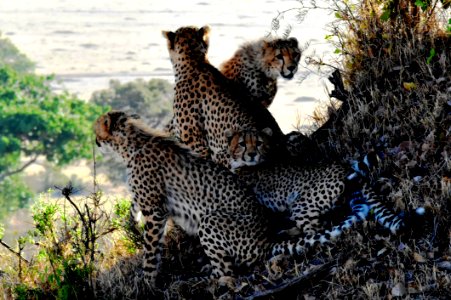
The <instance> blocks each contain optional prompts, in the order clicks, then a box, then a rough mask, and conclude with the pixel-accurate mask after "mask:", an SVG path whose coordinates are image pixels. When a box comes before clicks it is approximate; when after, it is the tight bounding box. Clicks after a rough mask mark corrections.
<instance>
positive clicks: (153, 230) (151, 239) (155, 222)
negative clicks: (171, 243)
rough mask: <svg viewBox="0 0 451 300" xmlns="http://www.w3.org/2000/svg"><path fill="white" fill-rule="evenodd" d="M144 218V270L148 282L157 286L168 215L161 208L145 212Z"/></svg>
mask: <svg viewBox="0 0 451 300" xmlns="http://www.w3.org/2000/svg"><path fill="white" fill-rule="evenodd" d="M142 213H143V216H144V221H145V225H144V259H143V269H144V275H145V277H146V280H147V282H148V283H149V284H150V285H152V286H155V280H156V277H157V273H158V269H159V266H160V263H161V251H162V242H163V241H162V240H163V233H164V227H165V225H166V221H167V215H166V213H165V211H164V210H163V209H161V208H153V209H150V210H143V212H142Z"/></svg>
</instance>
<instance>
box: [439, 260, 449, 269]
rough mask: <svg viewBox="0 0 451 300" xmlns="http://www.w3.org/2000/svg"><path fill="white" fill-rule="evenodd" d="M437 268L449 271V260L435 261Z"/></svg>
mask: <svg viewBox="0 0 451 300" xmlns="http://www.w3.org/2000/svg"><path fill="white" fill-rule="evenodd" d="M437 268H439V269H440V270H447V271H451V261H441V262H439V263H437Z"/></svg>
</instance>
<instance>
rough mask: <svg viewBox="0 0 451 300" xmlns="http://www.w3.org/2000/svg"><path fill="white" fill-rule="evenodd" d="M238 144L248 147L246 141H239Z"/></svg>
mask: <svg viewBox="0 0 451 300" xmlns="http://www.w3.org/2000/svg"><path fill="white" fill-rule="evenodd" d="M238 145H240V146H241V147H246V142H244V141H243V142H239V143H238Z"/></svg>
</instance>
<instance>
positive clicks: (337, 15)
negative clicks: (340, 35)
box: [335, 11, 343, 19]
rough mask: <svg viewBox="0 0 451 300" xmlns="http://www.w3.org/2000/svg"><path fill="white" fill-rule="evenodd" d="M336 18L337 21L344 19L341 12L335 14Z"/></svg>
mask: <svg viewBox="0 0 451 300" xmlns="http://www.w3.org/2000/svg"><path fill="white" fill-rule="evenodd" d="M335 18H337V19H342V18H343V17H342V16H341V14H340V12H338V11H337V12H335Z"/></svg>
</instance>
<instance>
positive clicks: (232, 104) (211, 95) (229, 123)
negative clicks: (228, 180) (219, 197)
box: [163, 26, 283, 167]
mask: <svg viewBox="0 0 451 300" xmlns="http://www.w3.org/2000/svg"><path fill="white" fill-rule="evenodd" d="M209 31H210V29H209V27H207V26H204V27H202V28H200V29H198V28H196V27H182V28H179V29H177V30H176V31H175V32H170V31H164V32H163V36H164V37H165V38H166V39H167V46H168V51H169V56H170V59H171V62H172V64H173V69H174V73H175V97H174V106H173V108H174V117H173V119H172V121H171V123H170V124H169V127H168V128H169V129H170V130H171V133H172V134H173V135H174V136H175V137H177V138H178V139H179V140H180V142H182V143H183V144H186V145H187V146H188V147H189V148H190V149H191V150H193V151H194V152H196V153H198V154H199V155H201V156H202V157H210V156H211V159H212V160H213V161H214V162H216V163H219V164H223V165H224V166H226V167H228V165H227V164H228V161H229V160H230V159H229V157H228V151H227V139H226V137H225V136H224V131H225V130H234V129H236V128H241V127H248V128H255V129H263V128H269V129H270V130H271V131H272V135H271V138H270V145H269V148H271V149H273V150H274V152H275V151H276V149H277V151H283V149H279V148H282V147H281V146H280V145H281V144H282V142H281V141H282V140H283V133H282V131H281V130H280V128H279V126H278V124H277V122H276V121H275V119H274V118H273V116H272V115H271V113H270V112H269V111H268V110H267V109H266V108H264V107H262V106H261V105H250V104H248V102H249V101H242V100H241V99H240V98H241V97H245V96H246V95H244V94H243V95H240V94H239V93H236V91H235V90H234V89H233V88H231V85H230V82H229V80H228V79H227V78H226V77H225V76H224V75H223V74H221V72H219V71H218V70H217V69H216V68H215V67H213V66H212V65H211V64H210V63H209V61H208V59H207V49H208V41H209V39H208V33H209ZM224 156H225V157H224ZM257 163H258V162H257Z"/></svg>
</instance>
